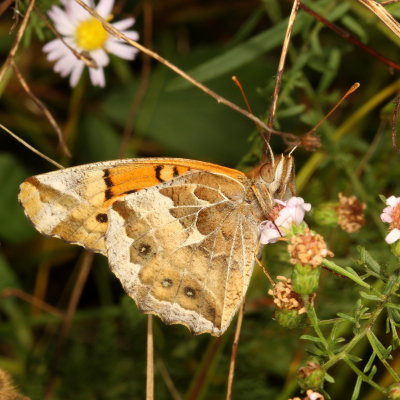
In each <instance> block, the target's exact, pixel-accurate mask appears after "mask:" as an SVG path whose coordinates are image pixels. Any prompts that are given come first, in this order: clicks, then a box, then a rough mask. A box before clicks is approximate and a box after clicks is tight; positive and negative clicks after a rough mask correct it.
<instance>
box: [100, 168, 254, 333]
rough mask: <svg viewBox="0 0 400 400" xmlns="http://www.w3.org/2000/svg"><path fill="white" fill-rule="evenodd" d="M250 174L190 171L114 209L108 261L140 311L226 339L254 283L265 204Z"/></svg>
mask: <svg viewBox="0 0 400 400" xmlns="http://www.w3.org/2000/svg"><path fill="white" fill-rule="evenodd" d="M249 182H250V181H249V180H248V179H247V178H246V177H244V178H243V177H242V178H234V177H231V176H228V175H226V174H220V173H217V172H194V171H190V172H187V173H186V174H185V175H184V176H181V177H179V178H176V179H174V180H172V181H169V182H166V183H163V184H160V185H158V186H156V187H151V188H148V189H146V190H143V191H140V192H138V193H134V194H130V195H128V196H126V197H125V198H124V199H122V200H118V201H116V202H114V203H113V205H112V206H111V208H110V211H109V228H108V231H107V234H106V246H107V254H108V259H109V264H110V267H111V269H112V270H113V272H114V273H115V274H116V275H117V276H118V278H119V279H120V280H121V282H122V285H123V287H124V289H125V291H126V292H127V293H128V294H129V295H130V296H131V297H132V298H133V299H134V300H135V301H136V303H137V305H138V308H139V309H140V310H142V311H144V312H146V313H152V314H156V315H158V316H160V317H161V319H162V320H163V321H164V322H165V323H168V324H173V323H181V324H184V325H186V326H187V327H188V328H189V329H190V330H191V332H192V333H195V334H199V333H203V332H209V333H211V334H213V335H216V336H220V335H222V333H223V332H224V331H225V330H226V329H227V327H228V326H229V323H230V321H231V319H232V318H233V316H234V315H235V312H236V310H237V308H238V307H239V305H240V303H241V301H242V299H243V297H244V295H245V293H246V290H247V287H248V284H249V280H250V276H251V273H252V269H253V264H254V257H253V254H254V250H255V248H256V245H257V242H258V237H259V229H258V220H260V219H261V218H262V217H261V214H262V213H261V209H259V206H258V205H257V201H256V199H255V198H254V194H253V192H252V191H251V190H250V186H249Z"/></svg>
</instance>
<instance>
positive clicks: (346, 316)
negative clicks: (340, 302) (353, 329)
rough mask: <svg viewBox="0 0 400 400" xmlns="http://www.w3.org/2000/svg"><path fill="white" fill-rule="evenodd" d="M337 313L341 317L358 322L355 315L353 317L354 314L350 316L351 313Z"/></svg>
mask: <svg viewBox="0 0 400 400" xmlns="http://www.w3.org/2000/svg"><path fill="white" fill-rule="evenodd" d="M336 315H337V316H338V317H340V318H343V319H345V320H347V321H350V322H351V323H353V324H355V323H356V322H357V320H356V319H355V318H354V317H352V316H350V315H347V314H345V313H340V312H339V313H336Z"/></svg>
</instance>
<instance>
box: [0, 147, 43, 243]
mask: <svg viewBox="0 0 400 400" xmlns="http://www.w3.org/2000/svg"><path fill="white" fill-rule="evenodd" d="M27 177H28V173H27V172H26V171H25V169H24V168H23V167H21V165H20V164H19V163H18V160H17V159H16V158H14V157H13V156H11V155H10V154H7V153H0V187H1V196H0V238H1V239H3V240H7V241H9V242H13V243H20V242H23V241H25V240H27V239H29V238H30V237H32V236H33V235H34V232H35V231H34V229H33V228H32V225H31V224H30V223H29V221H28V219H27V218H26V217H25V214H24V212H23V210H22V208H21V206H20V205H19V204H18V190H19V189H18V188H19V185H20V184H21V183H22V181H23V180H24V179H25V178H27Z"/></svg>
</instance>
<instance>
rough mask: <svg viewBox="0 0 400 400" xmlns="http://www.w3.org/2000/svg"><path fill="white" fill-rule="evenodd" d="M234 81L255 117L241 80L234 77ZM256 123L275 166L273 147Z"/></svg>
mask: <svg viewBox="0 0 400 400" xmlns="http://www.w3.org/2000/svg"><path fill="white" fill-rule="evenodd" d="M232 80H233V82H234V83H235V85H236V86H237V87H238V88H239V90H240V93H242V96H243V99H244V102H245V103H246V107H247V110H248V111H249V113H250V114H252V115H254V114H253V111H252V110H251V107H250V104H249V102H248V101H247V97H246V95H245V93H244V90H243V86H242V84H241V83H240V81H239V79H238V78H237V77H236V76H232ZM254 123H255V124H256V127H257V129H258V132H260V135H261V137H262V138H263V140H264V143H265V145H266V146H267V147H268V151H269V153H270V155H271V161H272V164H273V165H275V161H274V155H273V153H272V149H271V146H270V145H269V143H268V140H267V139H266V137H265V134H264V132H263V130H262V129H261V127H260V125H258V124H257V122H254Z"/></svg>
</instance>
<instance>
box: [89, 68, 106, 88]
mask: <svg viewBox="0 0 400 400" xmlns="http://www.w3.org/2000/svg"><path fill="white" fill-rule="evenodd" d="M89 75H90V80H91V81H92V83H93V85H94V86H100V87H105V86H106V78H105V76H104V70H103V68H97V69H95V68H89Z"/></svg>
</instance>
